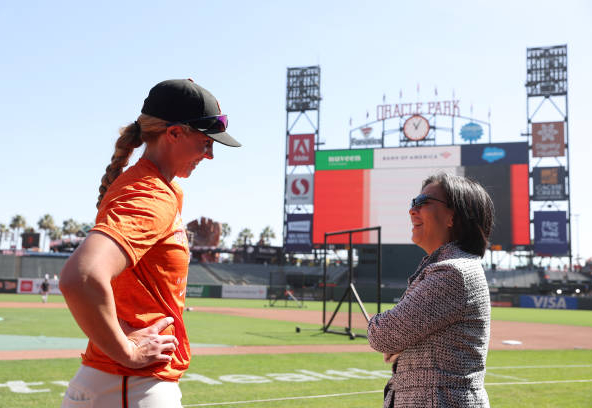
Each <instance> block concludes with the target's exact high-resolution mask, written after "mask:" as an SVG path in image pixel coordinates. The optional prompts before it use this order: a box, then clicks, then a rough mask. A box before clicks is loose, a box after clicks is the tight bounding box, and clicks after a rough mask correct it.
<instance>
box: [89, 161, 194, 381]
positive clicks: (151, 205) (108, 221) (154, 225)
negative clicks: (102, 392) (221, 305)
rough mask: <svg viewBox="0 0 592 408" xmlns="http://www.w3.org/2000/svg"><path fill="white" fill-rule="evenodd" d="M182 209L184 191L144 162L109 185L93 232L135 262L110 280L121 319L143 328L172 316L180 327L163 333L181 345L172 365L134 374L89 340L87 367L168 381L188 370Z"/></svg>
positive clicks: (186, 256) (186, 263) (186, 261)
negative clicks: (115, 243)
mask: <svg viewBox="0 0 592 408" xmlns="http://www.w3.org/2000/svg"><path fill="white" fill-rule="evenodd" d="M182 204H183V192H182V190H181V188H180V187H179V186H178V185H177V184H176V183H174V182H172V183H169V182H167V181H166V180H165V179H164V178H163V177H162V175H161V174H160V172H159V170H158V168H157V167H156V166H155V165H154V164H153V163H152V162H150V161H149V160H146V159H143V158H142V159H140V160H139V161H138V163H136V164H135V165H134V166H132V167H130V168H129V169H127V170H126V171H125V172H124V173H123V174H121V175H120V176H119V177H118V178H117V179H116V180H115V181H114V182H113V183H112V184H111V186H109V189H108V190H107V192H106V194H105V196H104V197H103V200H102V201H101V205H100V207H99V211H98V213H97V219H96V225H95V227H94V228H93V229H92V230H93V231H100V232H102V233H104V234H107V235H108V236H109V237H111V238H112V239H113V240H115V241H116V242H117V243H118V244H119V245H121V247H122V248H123V250H124V251H125V252H126V253H127V255H128V256H129V258H130V260H131V266H130V267H129V268H127V269H125V270H124V271H123V272H122V273H120V274H119V275H118V276H117V277H115V278H114V279H113V280H112V281H111V286H112V288H113V294H114V297H115V306H116V309H117V316H118V318H119V319H122V320H124V321H126V322H127V323H128V324H129V325H131V326H132V327H136V328H143V327H147V326H150V325H152V324H153V323H155V322H156V321H157V320H160V319H162V318H163V317H167V316H172V317H173V318H174V319H175V322H174V323H173V324H172V325H171V326H169V327H167V328H166V329H165V330H164V331H163V332H162V333H161V334H173V335H175V336H176V337H177V340H179V346H178V347H177V349H176V350H175V352H174V353H173V355H172V357H173V360H172V361H171V362H169V363H166V364H165V363H160V364H154V365H151V366H148V367H144V368H140V369H131V368H127V367H124V366H122V365H121V364H119V363H117V362H115V361H113V360H111V359H110V358H109V357H107V355H105V354H104V353H103V352H102V351H101V350H100V349H99V348H98V347H97V346H96V345H95V344H93V342H92V341H89V342H88V347H87V349H86V353H85V354H83V355H82V363H83V364H85V365H88V366H91V367H94V368H96V369H98V370H101V371H105V372H108V373H112V374H119V375H136V376H145V377H146V376H153V377H157V378H160V379H162V380H166V381H176V380H178V379H179V378H180V377H181V375H182V374H183V372H184V371H185V370H187V368H188V367H189V360H190V359H191V352H190V350H189V339H188V338H187V332H186V331H185V325H184V323H183V308H184V305H185V288H186V286H187V271H188V266H189V246H188V243H187V235H186V233H185V229H184V227H183V222H182V221H181V216H180V214H181V210H182Z"/></svg>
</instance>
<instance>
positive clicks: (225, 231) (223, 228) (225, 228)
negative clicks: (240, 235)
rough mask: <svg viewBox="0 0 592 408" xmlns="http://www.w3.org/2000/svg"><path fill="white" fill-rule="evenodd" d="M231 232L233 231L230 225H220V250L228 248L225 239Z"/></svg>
mask: <svg viewBox="0 0 592 408" xmlns="http://www.w3.org/2000/svg"><path fill="white" fill-rule="evenodd" d="M231 231H232V230H231V228H230V225H228V224H227V223H225V222H223V223H222V224H220V243H219V244H218V246H219V247H220V248H224V247H226V243H225V242H224V239H225V238H226V237H228V236H229V235H230V232H231Z"/></svg>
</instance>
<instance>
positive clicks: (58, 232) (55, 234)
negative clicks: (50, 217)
mask: <svg viewBox="0 0 592 408" xmlns="http://www.w3.org/2000/svg"><path fill="white" fill-rule="evenodd" d="M61 237H62V229H61V228H59V227H53V228H52V229H51V230H50V231H49V238H51V239H54V240H55V239H60V238H61Z"/></svg>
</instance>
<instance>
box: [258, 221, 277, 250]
mask: <svg viewBox="0 0 592 408" xmlns="http://www.w3.org/2000/svg"><path fill="white" fill-rule="evenodd" d="M272 239H275V232H273V230H272V229H271V227H270V226H269V225H268V226H267V227H265V228H263V231H261V234H259V245H267V246H269V245H271V240H272Z"/></svg>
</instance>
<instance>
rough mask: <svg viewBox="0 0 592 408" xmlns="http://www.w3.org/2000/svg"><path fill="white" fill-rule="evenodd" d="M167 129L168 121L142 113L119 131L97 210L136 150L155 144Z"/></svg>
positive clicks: (102, 185)
mask: <svg viewBox="0 0 592 408" xmlns="http://www.w3.org/2000/svg"><path fill="white" fill-rule="evenodd" d="M182 126H183V128H184V129H186V130H188V131H189V130H191V128H190V127H189V126H187V125H182ZM166 129H167V122H166V121H164V120H162V119H159V118H155V117H154V116H150V115H146V114H144V113H142V114H141V115H140V116H138V120H136V121H135V122H134V123H130V124H129V125H127V126H126V127H123V128H121V129H120V130H119V134H120V136H119V139H117V141H116V142H115V153H113V156H112V157H111V163H110V164H109V165H108V166H107V168H106V169H105V175H104V176H103V178H102V179H101V186H100V187H99V199H98V201H97V208H99V205H100V204H101V201H102V200H103V197H104V196H105V193H106V192H107V189H108V188H109V186H110V185H111V183H113V182H114V181H115V179H116V178H117V177H118V176H119V175H120V174H121V173H122V171H123V168H124V167H125V166H127V163H128V161H129V158H130V156H131V155H132V152H133V151H134V149H135V148H136V147H140V146H142V143H152V142H154V141H155V140H156V139H158V137H159V136H160V135H162V134H163V133H165V132H166Z"/></svg>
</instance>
